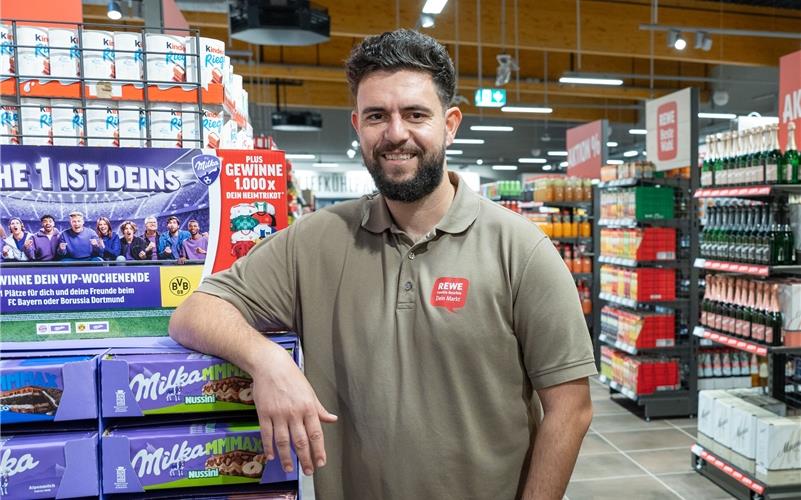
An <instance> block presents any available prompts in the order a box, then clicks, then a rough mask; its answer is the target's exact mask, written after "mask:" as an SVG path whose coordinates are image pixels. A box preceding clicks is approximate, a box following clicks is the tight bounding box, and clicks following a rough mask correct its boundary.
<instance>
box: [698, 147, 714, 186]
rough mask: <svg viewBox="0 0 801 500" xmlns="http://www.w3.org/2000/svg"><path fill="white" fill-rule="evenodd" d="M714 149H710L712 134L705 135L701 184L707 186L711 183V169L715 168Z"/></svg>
mask: <svg viewBox="0 0 801 500" xmlns="http://www.w3.org/2000/svg"><path fill="white" fill-rule="evenodd" d="M714 165H715V158H714V151H713V150H712V136H711V135H708V136H706V156H704V162H703V163H702V164H701V186H702V187H707V186H711V185H712V171H713V169H714V168H715V167H714Z"/></svg>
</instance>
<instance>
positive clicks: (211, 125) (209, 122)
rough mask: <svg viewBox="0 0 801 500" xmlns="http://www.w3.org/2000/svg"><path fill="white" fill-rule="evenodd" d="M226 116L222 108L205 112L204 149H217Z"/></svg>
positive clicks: (218, 107) (217, 107)
mask: <svg viewBox="0 0 801 500" xmlns="http://www.w3.org/2000/svg"><path fill="white" fill-rule="evenodd" d="M224 120H225V115H224V112H223V109H222V107H221V106H216V107H214V108H206V109H205V110H204V111H203V147H204V148H211V149H217V148H219V147H220V141H221V138H222V133H223V121H224Z"/></svg>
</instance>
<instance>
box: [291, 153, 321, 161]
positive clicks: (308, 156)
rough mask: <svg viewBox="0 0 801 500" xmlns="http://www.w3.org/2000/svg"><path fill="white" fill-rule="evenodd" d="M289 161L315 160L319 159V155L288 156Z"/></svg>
mask: <svg viewBox="0 0 801 500" xmlns="http://www.w3.org/2000/svg"><path fill="white" fill-rule="evenodd" d="M285 157H286V159H287V160H315V159H317V155H310V154H291V153H290V154H287V155H286V156H285Z"/></svg>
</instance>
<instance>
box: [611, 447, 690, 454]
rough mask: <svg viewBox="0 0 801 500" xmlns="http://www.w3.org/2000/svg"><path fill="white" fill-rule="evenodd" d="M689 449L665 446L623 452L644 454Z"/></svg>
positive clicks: (686, 448)
mask: <svg viewBox="0 0 801 500" xmlns="http://www.w3.org/2000/svg"><path fill="white" fill-rule="evenodd" d="M690 446H692V445H690ZM621 449H622V448H621ZM689 449H690V448H688V447H687V446H665V447H663V448H636V449H632V450H623V451H624V452H626V453H643V452H646V451H675V450H689Z"/></svg>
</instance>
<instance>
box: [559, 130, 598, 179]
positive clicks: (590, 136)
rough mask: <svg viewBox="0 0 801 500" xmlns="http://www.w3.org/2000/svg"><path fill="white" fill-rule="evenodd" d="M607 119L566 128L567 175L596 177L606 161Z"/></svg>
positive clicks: (587, 177)
mask: <svg viewBox="0 0 801 500" xmlns="http://www.w3.org/2000/svg"><path fill="white" fill-rule="evenodd" d="M606 130H607V121H606V120H597V121H594V122H591V123H587V124H585V125H581V126H579V127H573V128H570V129H567V175H571V176H574V177H584V178H586V179H598V178H600V177H601V167H602V166H603V165H604V164H605V163H606V157H607V146H606Z"/></svg>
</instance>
